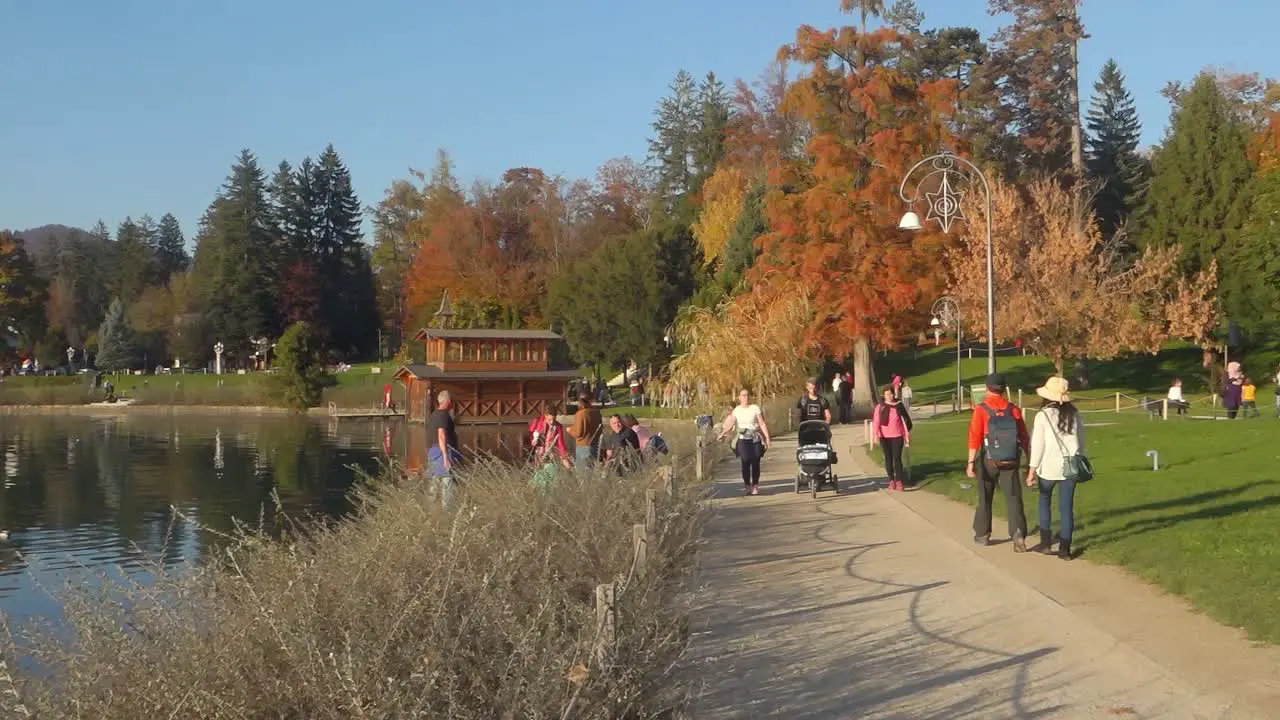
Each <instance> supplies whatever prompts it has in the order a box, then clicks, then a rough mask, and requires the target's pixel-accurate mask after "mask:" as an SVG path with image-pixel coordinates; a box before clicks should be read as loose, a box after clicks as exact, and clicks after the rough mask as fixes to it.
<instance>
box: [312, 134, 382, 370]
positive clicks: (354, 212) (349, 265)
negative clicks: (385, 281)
mask: <svg viewBox="0 0 1280 720" xmlns="http://www.w3.org/2000/svg"><path fill="white" fill-rule="evenodd" d="M314 186H315V190H316V192H315V197H316V198H318V200H319V204H318V205H317V206H316V212H315V217H316V219H317V221H318V223H317V227H316V234H315V240H316V247H315V251H316V259H317V263H316V266H317V268H318V270H319V282H320V287H323V288H327V292H325V293H324V295H323V297H322V300H321V308H322V312H321V317H323V318H324V321H325V322H326V324H327V325H328V327H327V328H326V330H327V333H325V336H326V337H327V340H328V342H329V347H331V348H333V349H335V350H337V351H339V352H341V353H343V354H344V355H346V356H348V357H351V356H367V355H369V354H370V353H371V352H372V351H373V349H374V346H375V345H376V338H377V330H378V316H377V291H376V288H375V286H374V281H373V270H372V267H371V265H370V262H369V252H368V248H366V247H365V245H364V243H363V242H362V239H363V233H362V231H361V229H360V223H361V219H362V218H361V214H360V201H359V199H358V198H357V197H356V194H355V189H354V188H353V187H352V184H351V173H350V172H349V171H348V170H347V167H346V165H345V164H343V162H342V158H341V157H339V156H338V153H337V151H336V150H334V148H333V146H332V145H330V146H328V147H327V148H325V151H324V152H323V153H322V154H321V155H320V160H319V163H318V165H317V170H316V174H315V181H314Z"/></svg>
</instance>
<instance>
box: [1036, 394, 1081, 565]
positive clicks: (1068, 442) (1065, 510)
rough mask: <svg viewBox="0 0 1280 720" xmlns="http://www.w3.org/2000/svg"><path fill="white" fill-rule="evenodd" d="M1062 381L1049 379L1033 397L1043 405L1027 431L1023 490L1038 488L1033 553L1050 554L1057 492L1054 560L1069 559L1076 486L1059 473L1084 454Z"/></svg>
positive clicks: (1077, 420) (1076, 417)
mask: <svg viewBox="0 0 1280 720" xmlns="http://www.w3.org/2000/svg"><path fill="white" fill-rule="evenodd" d="M1069 389H1070V386H1069V385H1068V383H1067V380H1066V378H1060V377H1051V378H1049V379H1048V380H1046V381H1045V383H1044V387H1042V388H1040V389H1038V390H1036V394H1037V395H1039V396H1040V397H1042V398H1044V405H1043V406H1042V409H1041V410H1040V412H1039V413H1037V414H1036V421H1035V424H1034V426H1033V428H1032V430H1031V467H1030V468H1028V469H1027V487H1029V488H1031V487H1035V486H1036V483H1037V482H1038V483H1039V485H1040V544H1039V545H1037V546H1036V548H1035V549H1036V552H1039V553H1043V554H1045V555H1051V554H1053V530H1052V527H1053V491H1054V490H1055V489H1057V490H1058V518H1059V522H1058V557H1060V558H1062V559H1063V560H1070V559H1071V531H1072V529H1073V528H1074V525H1075V496H1076V483H1075V482H1074V481H1072V480H1067V479H1066V478H1065V476H1064V474H1063V465H1064V463H1065V462H1066V459H1067V458H1068V457H1070V456H1072V455H1075V454H1076V453H1083V452H1084V418H1083V417H1081V415H1080V411H1079V410H1077V409H1076V406H1075V405H1073V404H1072V403H1071V394H1070V393H1069V392H1068V390H1069Z"/></svg>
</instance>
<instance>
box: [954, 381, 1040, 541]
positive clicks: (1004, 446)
mask: <svg viewBox="0 0 1280 720" xmlns="http://www.w3.org/2000/svg"><path fill="white" fill-rule="evenodd" d="M1008 385H1009V384H1008V382H1007V381H1006V380H1005V377H1004V375H1001V374H999V373H992V374H991V375H988V376H987V397H986V399H984V400H983V401H982V402H981V403H979V404H978V406H977V407H975V408H974V409H973V419H972V420H971V421H970V422H969V462H968V464H967V465H966V466H965V475H968V476H969V477H970V478H978V479H979V482H978V490H979V491H978V509H977V511H975V512H974V514H973V541H974V542H975V543H976V544H978V545H980V546H983V547H985V546H987V545H990V544H991V501H992V499H993V498H994V497H995V491H996V487H997V486H998V487H999V488H1000V489H1001V491H1003V492H1004V496H1005V500H1006V501H1007V504H1008V507H1007V511H1008V513H1009V537H1010V538H1012V540H1013V551H1014V552H1016V553H1023V552H1026V551H1027V542H1026V537H1027V516H1026V514H1025V512H1024V511H1023V507H1022V483H1021V482H1020V480H1021V479H1020V478H1019V477H1018V468H1019V466H1020V465H1021V461H1022V453H1023V452H1027V451H1029V449H1030V445H1031V440H1030V438H1029V437H1028V435H1027V424H1026V423H1025V422H1024V421H1023V419H1022V410H1021V409H1019V408H1018V406H1017V405H1014V404H1013V403H1012V402H1010V401H1009V399H1008V398H1007V397H1006V396H1005V394H1006V393H1007V392H1008Z"/></svg>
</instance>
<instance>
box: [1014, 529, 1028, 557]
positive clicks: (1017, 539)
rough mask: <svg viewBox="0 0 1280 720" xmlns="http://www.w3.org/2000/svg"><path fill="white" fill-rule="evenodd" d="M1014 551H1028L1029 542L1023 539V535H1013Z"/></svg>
mask: <svg viewBox="0 0 1280 720" xmlns="http://www.w3.org/2000/svg"><path fill="white" fill-rule="evenodd" d="M1013 551H1014V552H1016V553H1024V552H1026V551H1027V540H1026V538H1024V537H1022V533H1014V534H1013Z"/></svg>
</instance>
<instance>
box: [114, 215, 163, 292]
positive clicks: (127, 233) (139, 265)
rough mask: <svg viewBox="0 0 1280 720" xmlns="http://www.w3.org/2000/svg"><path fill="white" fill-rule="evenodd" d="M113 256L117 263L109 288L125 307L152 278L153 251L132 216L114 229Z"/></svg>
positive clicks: (154, 266) (154, 270)
mask: <svg viewBox="0 0 1280 720" xmlns="http://www.w3.org/2000/svg"><path fill="white" fill-rule="evenodd" d="M152 226H153V227H154V223H153V224H152ZM116 255H117V257H118V264H117V266H116V271H117V272H116V278H115V283H114V285H113V287H112V290H113V291H114V294H115V296H116V297H117V298H119V299H120V300H121V302H123V303H124V304H125V305H126V306H127V305H128V304H129V303H132V302H133V301H134V300H137V299H138V296H139V295H141V294H142V291H143V290H145V289H146V288H147V286H149V285H151V284H152V283H153V282H154V281H155V279H156V260H155V253H154V252H153V251H152V249H151V245H150V243H149V242H148V239H147V236H146V231H145V230H144V228H143V227H142V226H140V225H139V224H138V223H136V222H134V221H133V218H128V217H126V218H125V219H124V220H123V221H122V222H121V223H120V227H119V228H117V229H116Z"/></svg>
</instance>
